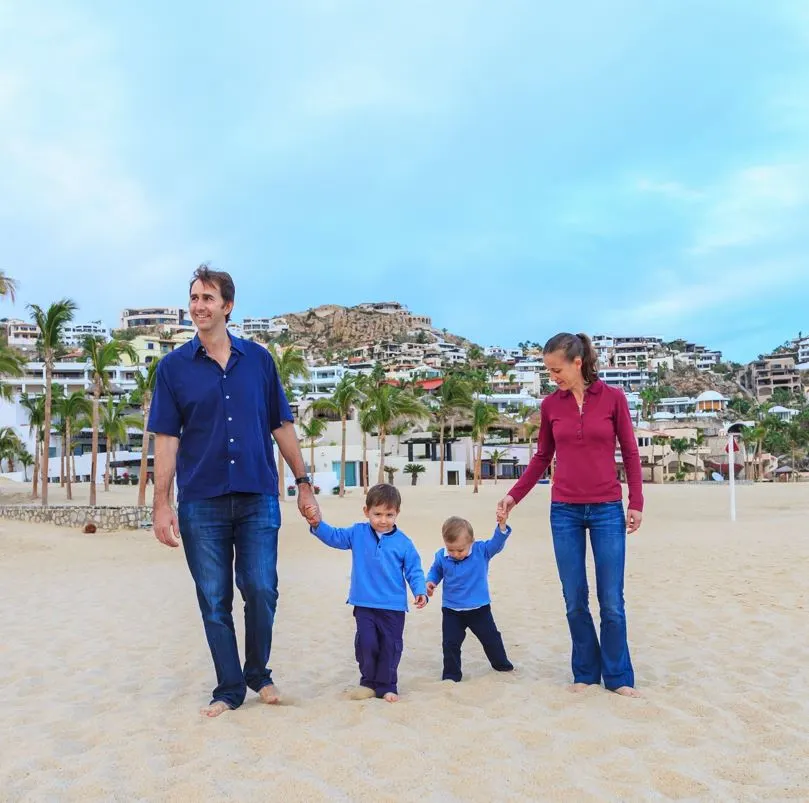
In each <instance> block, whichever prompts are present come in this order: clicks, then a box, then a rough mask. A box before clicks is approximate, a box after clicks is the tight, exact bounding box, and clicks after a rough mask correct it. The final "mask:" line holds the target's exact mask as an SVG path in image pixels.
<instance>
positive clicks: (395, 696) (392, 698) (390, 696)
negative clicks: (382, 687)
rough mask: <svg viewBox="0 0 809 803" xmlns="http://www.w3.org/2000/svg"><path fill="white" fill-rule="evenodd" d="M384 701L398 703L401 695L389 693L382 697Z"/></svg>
mask: <svg viewBox="0 0 809 803" xmlns="http://www.w3.org/2000/svg"><path fill="white" fill-rule="evenodd" d="M382 699H383V700H385V701H386V702H388V703H397V702H399V695H398V694H394V693H393V692H392V691H389V692H388V693H387V694H385V695H384V696H383V697H382Z"/></svg>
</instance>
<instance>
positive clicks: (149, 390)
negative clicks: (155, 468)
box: [132, 359, 160, 507]
mask: <svg viewBox="0 0 809 803" xmlns="http://www.w3.org/2000/svg"><path fill="white" fill-rule="evenodd" d="M159 362H160V360H159V359H157V360H152V362H150V363H149V364H148V365H147V366H146V373H145V374H144V373H143V372H141V371H138V372H137V373H136V374H135V392H134V393H133V394H132V401H133V403H134V404H139V405H140V409H141V414H142V416H143V423H142V428H143V440H142V443H141V447H140V469H139V470H138V507H143V506H144V505H145V504H146V475H147V474H148V467H149V441H150V439H151V433H150V432H149V430H148V429H147V427H148V426H149V410H150V409H151V407H152V394H153V393H154V387H155V382H156V380H157V364H158V363H159Z"/></svg>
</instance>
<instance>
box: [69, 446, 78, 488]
mask: <svg viewBox="0 0 809 803" xmlns="http://www.w3.org/2000/svg"><path fill="white" fill-rule="evenodd" d="M70 462H71V463H72V465H73V468H72V469H71V471H72V472H73V474H72V475H71V476H73V477H75V476H76V455H75V454H73V453H72V452H71V455H70ZM77 482H78V480H77Z"/></svg>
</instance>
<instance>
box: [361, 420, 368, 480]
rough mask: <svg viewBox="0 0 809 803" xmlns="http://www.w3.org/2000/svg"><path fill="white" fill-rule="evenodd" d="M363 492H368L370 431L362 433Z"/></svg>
mask: <svg viewBox="0 0 809 803" xmlns="http://www.w3.org/2000/svg"><path fill="white" fill-rule="evenodd" d="M362 492H363V493H365V494H367V493H368V433H367V432H365V431H364V430H363V433H362Z"/></svg>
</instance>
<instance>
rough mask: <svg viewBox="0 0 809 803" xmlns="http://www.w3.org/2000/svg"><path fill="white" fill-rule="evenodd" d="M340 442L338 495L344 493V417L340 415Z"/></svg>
mask: <svg viewBox="0 0 809 803" xmlns="http://www.w3.org/2000/svg"><path fill="white" fill-rule="evenodd" d="M340 424H341V428H342V442H341V445H340V490H339V494H340V496H345V495H346V417H345V416H344V415H342V416H340Z"/></svg>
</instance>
